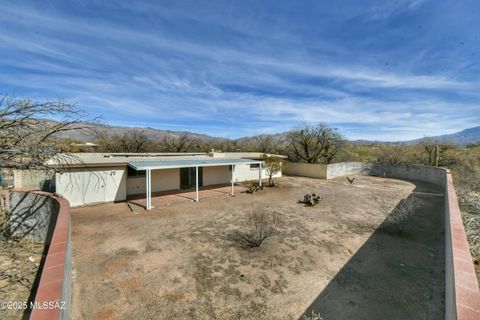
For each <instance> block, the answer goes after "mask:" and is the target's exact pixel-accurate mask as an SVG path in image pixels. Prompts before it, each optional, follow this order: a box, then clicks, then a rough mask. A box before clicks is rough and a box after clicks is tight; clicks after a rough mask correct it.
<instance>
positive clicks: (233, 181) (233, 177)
mask: <svg viewBox="0 0 480 320" xmlns="http://www.w3.org/2000/svg"><path fill="white" fill-rule="evenodd" d="M234 183H235V165H234V164H232V191H231V192H230V195H232V196H233V195H234V192H235V187H234Z"/></svg>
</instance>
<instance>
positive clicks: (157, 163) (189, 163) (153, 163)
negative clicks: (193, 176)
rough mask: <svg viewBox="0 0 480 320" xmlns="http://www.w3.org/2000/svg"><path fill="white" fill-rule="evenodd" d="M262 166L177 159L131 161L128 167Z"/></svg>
mask: <svg viewBox="0 0 480 320" xmlns="http://www.w3.org/2000/svg"><path fill="white" fill-rule="evenodd" d="M257 163H258V164H260V163H263V161H261V160H252V159H238V158H235V159H234V158H220V159H218V158H217V159H215V158H210V159H205V158H204V159H188V160H187V159H176V160H173V159H172V160H138V161H130V162H129V163H128V166H129V167H131V168H133V169H135V170H155V169H173V168H189V167H215V166H228V165H236V164H257Z"/></svg>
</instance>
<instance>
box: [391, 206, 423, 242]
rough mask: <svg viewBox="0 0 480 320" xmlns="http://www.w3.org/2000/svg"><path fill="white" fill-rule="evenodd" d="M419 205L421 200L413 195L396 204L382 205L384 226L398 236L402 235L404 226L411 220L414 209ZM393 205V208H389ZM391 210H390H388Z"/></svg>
mask: <svg viewBox="0 0 480 320" xmlns="http://www.w3.org/2000/svg"><path fill="white" fill-rule="evenodd" d="M420 206H421V201H420V200H419V199H417V198H414V197H409V198H407V199H402V200H400V202H398V204H397V205H396V206H388V205H385V206H384V210H385V213H386V215H387V217H386V219H385V226H386V227H387V229H389V230H391V231H395V233H396V234H397V235H399V236H401V235H403V234H404V232H405V228H406V227H407V226H408V225H409V224H410V223H411V222H412V220H413V217H414V215H415V210H416V209H417V208H418V207H420ZM392 207H393V210H391V209H392ZM390 210H391V212H390Z"/></svg>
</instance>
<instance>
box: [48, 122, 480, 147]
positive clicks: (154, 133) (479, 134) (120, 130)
mask: <svg viewBox="0 0 480 320" xmlns="http://www.w3.org/2000/svg"><path fill="white" fill-rule="evenodd" d="M134 129H136V130H142V131H143V132H144V134H145V135H146V136H147V137H148V138H149V139H151V140H157V141H160V140H162V139H163V138H164V137H165V136H170V137H178V136H180V135H187V136H188V137H190V138H194V139H197V140H199V141H202V142H208V143H212V142H226V141H234V142H238V143H245V144H253V143H254V142H255V140H257V139H258V138H259V137H271V139H272V142H273V144H275V145H283V144H285V143H287V136H288V131H287V132H282V133H276V134H271V135H266V134H263V135H257V136H249V137H242V138H238V139H233V140H232V139H226V138H221V137H214V136H209V135H206V134H202V133H195V132H189V131H172V130H161V129H154V128H149V127H146V128H133V127H123V126H110V125H100V124H95V125H90V126H89V128H87V129H81V130H75V131H64V132H60V133H58V134H57V135H56V137H57V138H70V139H75V140H79V141H83V142H91V141H93V140H94V139H95V137H96V136H97V134H98V133H103V134H106V135H110V136H113V135H123V134H124V133H128V132H130V131H131V130H134ZM431 138H432V139H433V140H434V141H437V142H438V143H450V144H455V145H458V146H466V145H468V144H470V143H479V142H480V126H478V127H474V128H470V129H465V130H463V131H460V132H457V133H452V134H445V135H440V136H434V137H431ZM421 139H422V138H418V139H414V140H409V141H371V140H354V141H351V142H352V143H355V144H387V145H409V144H416V143H418V142H420V141H421Z"/></svg>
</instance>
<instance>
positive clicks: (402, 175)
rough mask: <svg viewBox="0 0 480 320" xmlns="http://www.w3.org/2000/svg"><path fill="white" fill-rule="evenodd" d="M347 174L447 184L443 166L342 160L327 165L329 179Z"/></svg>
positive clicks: (440, 184)
mask: <svg viewBox="0 0 480 320" xmlns="http://www.w3.org/2000/svg"><path fill="white" fill-rule="evenodd" d="M347 174H363V175H371V176H386V177H390V178H398V179H406V180H418V181H424V182H429V183H433V184H436V185H439V186H445V174H446V171H445V169H443V168H438V167H427V166H417V165H405V164H402V165H384V164H380V163H362V162H342V163H334V164H329V165H327V179H333V178H336V177H339V176H344V175H347Z"/></svg>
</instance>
